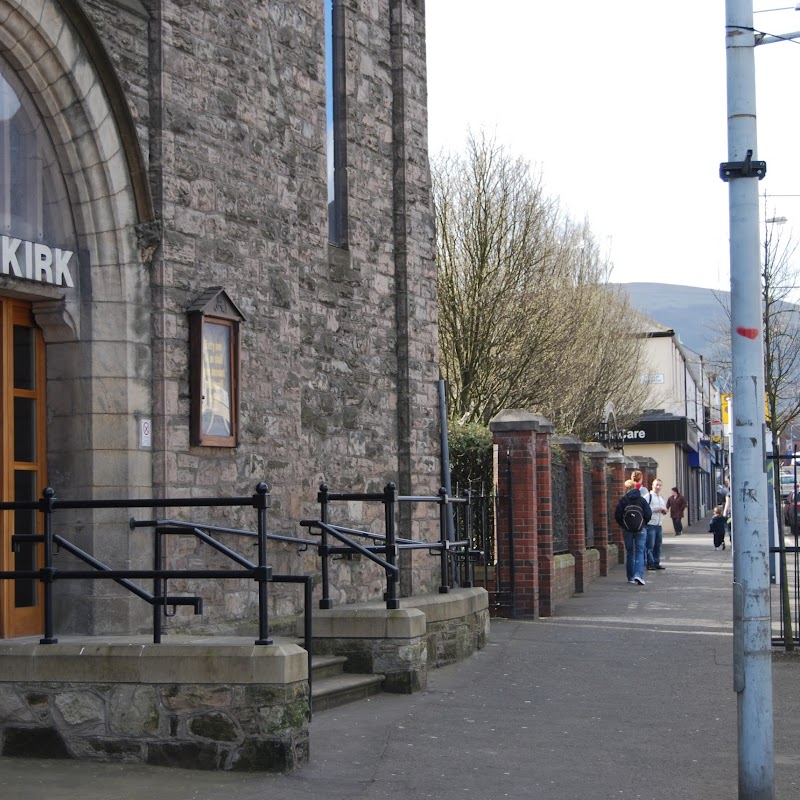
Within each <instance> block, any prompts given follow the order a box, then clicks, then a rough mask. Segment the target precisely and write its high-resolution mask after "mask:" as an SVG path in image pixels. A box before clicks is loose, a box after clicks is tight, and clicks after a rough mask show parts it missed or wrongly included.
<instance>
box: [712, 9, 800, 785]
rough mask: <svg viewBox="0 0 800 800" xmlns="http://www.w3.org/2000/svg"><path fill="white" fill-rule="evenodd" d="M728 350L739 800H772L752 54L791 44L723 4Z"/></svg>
mask: <svg viewBox="0 0 800 800" xmlns="http://www.w3.org/2000/svg"><path fill="white" fill-rule="evenodd" d="M725 12H726V18H725V22H726V52H727V58H726V61H727V75H728V91H727V96H728V161H727V162H726V163H724V164H721V165H720V177H721V178H722V179H723V180H724V181H726V182H727V183H728V188H729V194H728V197H729V207H730V263H731V351H732V356H733V397H734V414H733V419H732V420H731V422H732V438H733V448H732V450H733V470H732V482H731V489H732V491H731V494H732V500H733V502H732V505H733V520H734V529H735V534H734V536H735V540H736V541H735V546H734V584H733V589H734V591H733V622H734V653H733V661H734V665H733V672H734V676H733V677H734V689H735V691H736V693H737V706H738V750H739V800H774V797H775V775H774V773H775V765H774V752H773V711H772V661H771V659H772V654H771V650H770V622H769V619H770V616H769V613H770V608H769V592H770V576H769V526H768V508H769V504H768V487H767V476H766V460H765V442H764V428H765V422H766V420H765V415H764V351H763V333H764V331H763V320H762V311H761V280H760V268H759V267H760V258H759V255H760V253H759V250H760V242H759V203H758V182H759V180H761V178H763V177H764V175H765V174H766V168H767V165H766V162H764V161H759V160H758V148H757V141H756V90H755V59H754V48H755V46H756V44H757V43H768V42H770V41H780V40H784V39H792V38H797V37H798V36H799V35H800V33H795V34H787V35H785V36H782V37H771V36H770V37H765V36H760V35H759V37H757V35H756V32H755V31H754V29H753V3H752V0H726V3H725Z"/></svg>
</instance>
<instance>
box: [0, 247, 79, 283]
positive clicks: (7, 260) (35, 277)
mask: <svg viewBox="0 0 800 800" xmlns="http://www.w3.org/2000/svg"><path fill="white" fill-rule="evenodd" d="M72 256H73V253H72V251H70V250H60V249H58V248H50V247H48V246H47V245H45V244H40V243H38V242H26V241H25V240H24V239H15V238H14V237H13V236H3V237H2V244H0V274H2V275H11V276H13V277H16V278H24V279H26V280H29V281H40V282H42V283H51V284H53V285H54V286H68V287H69V288H74V287H75V284H74V283H73V281H72V275H71V274H70V271H69V262H70V260H71V258H72Z"/></svg>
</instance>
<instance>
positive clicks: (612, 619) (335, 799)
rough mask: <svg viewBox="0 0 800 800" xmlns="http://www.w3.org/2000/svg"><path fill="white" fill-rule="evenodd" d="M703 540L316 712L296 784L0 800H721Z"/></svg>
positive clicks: (721, 689) (725, 752)
mask: <svg viewBox="0 0 800 800" xmlns="http://www.w3.org/2000/svg"><path fill="white" fill-rule="evenodd" d="M706 529H707V525H706V524H703V523H702V522H700V523H698V524H696V525H695V526H693V528H691V529H687V530H686V531H685V532H684V535H683V536H681V537H674V536H673V535H672V534H667V535H666V536H665V541H664V557H663V563H664V564H666V566H667V569H666V570H664V571H662V572H647V573H646V579H647V585H646V586H633V585H630V584H628V583H627V582H626V580H625V572H624V568H623V567H616V568H615V570H614V571H613V572H612V574H611V576H609V577H608V578H601V579H598V580H597V581H596V582H595V583H594V584H592V586H591V587H590V588H589V590H588V591H587V592H586V593H585V594H583V595H579V596H576V597H574V598H572V599H570V600H568V601H566V602H564V603H562V604H561V605H560V606H559V608H558V612H557V616H555V617H553V618H551V619H544V620H538V621H533V622H522V621H501V620H493V621H492V631H491V637H490V643H489V645H488V646H487V647H486V648H485V649H484V650H483V651H481V652H480V653H478V654H477V655H475V656H474V657H473V658H471V659H470V660H469V661H466V662H464V663H461V664H458V665H456V666H453V667H446V668H444V669H440V670H435V671H433V672H432V673H431V674H430V676H429V687H428V691H427V692H424V693H420V694H418V695H413V696H411V697H408V696H403V697H401V696H393V695H382V696H379V697H377V698H373V699H371V700H369V701H363V702H361V703H357V704H354V705H350V706H345V707H342V708H338V709H334V710H332V711H327V712H323V713H320V714H318V715H316V716H315V718H314V721H313V723H312V726H311V759H312V760H311V763H310V764H309V765H308V766H306V767H304V768H303V769H301V770H299V771H297V772H296V773H294V774H292V775H290V776H269V775H267V776H265V775H232V774H230V773H225V774H220V773H208V772H191V771H185V770H170V769H161V768H150V767H132V766H117V765H90V764H81V763H76V762H65V761H26V760H16V759H0V796H2V797H8V798H17V797H26V798H30V800H45V798H47V800H63V799H65V798H70V800H71V799H72V798H81V800H116V799H117V798H120V800H121V799H122V798H125V800H130V798H145V797H148V796H150V795H152V796H153V797H154V798H158V800H223V798H224V799H225V800H234V799H235V800H254V799H255V798H266V797H274V798H281V800H299V799H300V798H309V797H316V798H326V799H328V800H340V799H341V800H344V798H355V799H356V800H378V798H391V799H392V800H400V799H401V798H403V800H416V798H441V799H442V800H454V799H455V798H470V797H472V798H480V800H502V799H503V798H543V799H544V800H567V798H569V799H572V798H580V800H605V799H606V798H609V799H610V798H616V799H619V798H623V799H624V800H628V799H629V798H643V799H646V800H673V799H674V800H731V798H735V797H736V796H737V756H736V724H737V721H736V695H735V693H734V692H733V689H732V674H731V664H732V657H731V649H732V632H731V631H732V625H731V610H730V607H731V580H732V569H731V552H730V550H726V551H724V552H723V551H715V550H714V547H713V545H712V544H711V535H710V534H706V533H705V531H706ZM694 531H697V532H694ZM701 531H702V532H701ZM773 675H774V678H773V681H774V697H775V702H774V706H775V762H776V768H775V774H776V787H777V797H778V798H785V799H786V800H788V799H789V798H796V797H800V755H799V754H800V657H796V658H786V657H781V656H777V657H776V658H775V659H774V669H773Z"/></svg>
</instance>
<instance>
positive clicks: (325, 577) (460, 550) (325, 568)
mask: <svg viewBox="0 0 800 800" xmlns="http://www.w3.org/2000/svg"><path fill="white" fill-rule="evenodd" d="M317 500H318V502H319V503H320V518H319V519H317V520H302V521H301V522H300V525H301V526H303V527H305V528H308V529H309V530H311V531H314V530H318V531H319V535H320V537H321V539H320V542H319V544H317V545H316V547H317V553H318V555H319V556H320V558H321V560H322V564H321V573H322V597H321V599H320V601H319V607H320V608H321V609H330V608H332V607H333V600H332V599H331V596H330V559H331V557H335V556H352V555H355V554H361V555H363V556H365V557H367V558H369V559H370V560H371V561H373V562H374V563H376V564H378V565H379V566H381V567H383V568H384V569H385V570H386V592H385V593H384V600H385V601H386V607H387V608H389V609H393V608H399V607H400V599H399V597H398V585H399V579H400V578H399V575H400V570H399V567H398V556H399V553H400V551H402V550H427V551H428V552H429V553H430V554H431V555H438V556H439V557H440V571H441V583H440V586H439V593H440V594H446V593H447V592H449V591H450V576H451V575H452V574H454V573H455V570H454V569H453V567H452V565H451V560H452V561H460V562H463V563H464V564H465V570H464V573H465V576H464V578H463V581H462V583H461V585H462V586H464V587H470V586H472V585H473V584H474V562H475V561H476V560H478V559H479V558H484V559H485V552H481V551H480V550H474V549H471V548H470V544H471V535H470V533H469V531H470V530H471V529H469V528H468V535H467V538H466V539H462V540H458V541H451V540H449V539H448V535H447V515H448V508H449V507H451V506H453V505H459V504H464V505H466V506H468V505H469V502H470V496H469V493H468V492H466V493H465V494H464V496H463V497H451V496H449V495H448V494H447V490H446V489H444V488H442V489H440V490H439V493H438V494H437V495H435V496H430V495H400V494H398V492H397V487H396V485H395V484H393V483H389V484H387V485H386V486H385V487H384V490H383V492H331V491H330V489H329V488H328V486H327V484H324V483H323V484H321V486H320V489H319V493H318V494H317ZM336 501H345V502H379V503H382V504H383V506H384V525H385V533H383V534H380V533H373V532H371V531H362V530H358V529H355V528H349V527H345V526H341V525H333V524H331V522H330V503H332V502H336ZM398 503H437V504H438V505H439V507H440V525H439V528H440V538H439V541H438V542H420V541H417V540H414V539H409V538H405V537H400V536H398V535H397V530H396V521H395V508H396V505H397V504H398ZM329 537H333V538H335V539H337V540H338V541H339V542H341V545H331V544H330V538H329ZM354 537H361V538H365V539H368V540H371V541H374V542H382V543H383V544H380V545H362V544H360V543H359V542H357V541H355V538H354ZM300 541H305V540H300ZM378 553H382V554H384V555H385V556H386V557H385V558H380V557H379V556H378V555H377V554H378ZM470 569H471V570H472V573H473V574H472V576H470V574H469V571H470Z"/></svg>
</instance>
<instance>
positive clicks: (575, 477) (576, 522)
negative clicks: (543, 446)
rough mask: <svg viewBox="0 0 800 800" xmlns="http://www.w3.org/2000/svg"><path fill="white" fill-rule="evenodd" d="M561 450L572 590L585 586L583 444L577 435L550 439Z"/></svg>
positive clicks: (580, 590)
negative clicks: (571, 560)
mask: <svg viewBox="0 0 800 800" xmlns="http://www.w3.org/2000/svg"><path fill="white" fill-rule="evenodd" d="M553 443H554V444H557V445H558V446H559V447H560V448H561V449H562V450H563V451H564V458H565V459H566V465H567V497H568V498H569V513H568V514H567V547H568V549H569V553H570V555H571V556H573V557H574V559H575V591H576V592H583V591H584V588H585V584H586V582H585V578H586V575H585V569H586V500H585V498H584V486H583V453H584V444H583V443H582V442H581V440H580V439H579V438H578V437H577V436H556V437H555V439H554V440H553Z"/></svg>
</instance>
